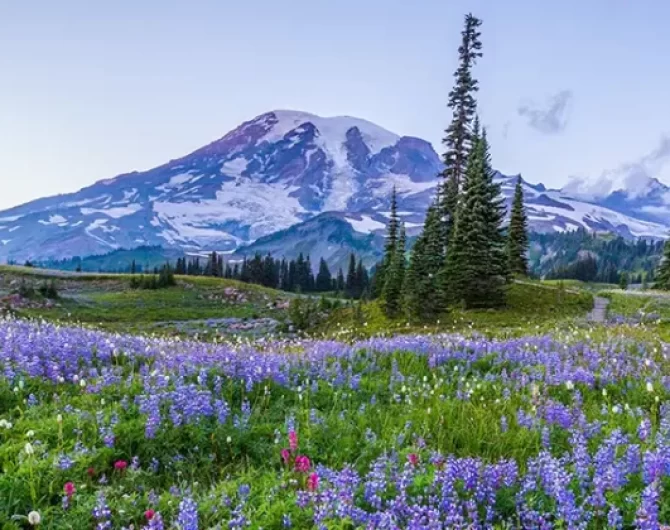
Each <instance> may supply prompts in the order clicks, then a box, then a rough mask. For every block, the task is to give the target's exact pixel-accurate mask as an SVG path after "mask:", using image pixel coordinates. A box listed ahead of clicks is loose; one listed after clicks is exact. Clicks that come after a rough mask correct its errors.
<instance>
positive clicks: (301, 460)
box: [295, 455, 312, 473]
mask: <svg viewBox="0 0 670 530" xmlns="http://www.w3.org/2000/svg"><path fill="white" fill-rule="evenodd" d="M310 467H312V463H311V462H310V461H309V457H307V456H305V455H298V456H296V457H295V470H296V471H298V472H299V473H307V472H308V471H309V468H310Z"/></svg>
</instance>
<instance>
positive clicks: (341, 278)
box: [336, 267, 346, 293]
mask: <svg viewBox="0 0 670 530" xmlns="http://www.w3.org/2000/svg"><path fill="white" fill-rule="evenodd" d="M336 284H337V292H338V293H344V289H345V286H346V284H345V283H344V273H343V272H342V267H340V268H339V270H338V271H337V280H336Z"/></svg>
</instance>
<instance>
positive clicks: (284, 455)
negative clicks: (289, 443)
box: [281, 449, 291, 465]
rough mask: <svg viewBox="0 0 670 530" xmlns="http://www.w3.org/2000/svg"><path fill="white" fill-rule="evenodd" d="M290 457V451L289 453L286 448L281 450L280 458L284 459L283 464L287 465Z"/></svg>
mask: <svg viewBox="0 0 670 530" xmlns="http://www.w3.org/2000/svg"><path fill="white" fill-rule="evenodd" d="M290 458H291V453H289V451H288V449H282V450H281V459H282V460H283V461H284V464H286V465H288V461H289V459H290Z"/></svg>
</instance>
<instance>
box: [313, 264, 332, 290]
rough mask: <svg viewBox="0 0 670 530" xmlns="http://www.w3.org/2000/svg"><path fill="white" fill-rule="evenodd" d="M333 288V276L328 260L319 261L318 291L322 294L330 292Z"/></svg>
mask: <svg viewBox="0 0 670 530" xmlns="http://www.w3.org/2000/svg"><path fill="white" fill-rule="evenodd" d="M332 287H333V282H332V275H331V274H330V269H329V268H328V264H327V263H326V260H325V259H323V258H321V260H320V261H319V272H318V273H317V275H316V290H317V291H320V292H324V291H330V290H331V289H332Z"/></svg>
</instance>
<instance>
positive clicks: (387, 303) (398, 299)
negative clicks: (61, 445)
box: [381, 196, 407, 317]
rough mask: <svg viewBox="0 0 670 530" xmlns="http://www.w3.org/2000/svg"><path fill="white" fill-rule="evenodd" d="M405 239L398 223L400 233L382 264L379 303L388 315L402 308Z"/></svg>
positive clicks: (396, 313)
mask: <svg viewBox="0 0 670 530" xmlns="http://www.w3.org/2000/svg"><path fill="white" fill-rule="evenodd" d="M394 202H395V196H394ZM394 214H395V212H394ZM394 230H395V229H394ZM394 237H395V236H394ZM406 241H407V237H406V235H405V226H404V225H400V234H399V236H398V237H397V241H395V243H394V244H393V246H392V247H389V249H388V252H392V253H391V254H389V255H388V256H387V257H385V264H384V271H385V273H384V276H383V281H384V285H383V287H382V292H381V304H382V306H383V307H384V310H385V311H386V314H387V315H388V316H389V317H394V316H396V315H398V314H400V311H401V309H402V293H403V283H404V280H405V268H406V260H405V251H406V246H407V242H406Z"/></svg>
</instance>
